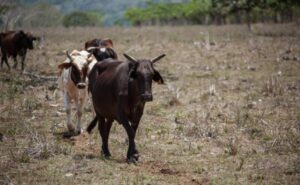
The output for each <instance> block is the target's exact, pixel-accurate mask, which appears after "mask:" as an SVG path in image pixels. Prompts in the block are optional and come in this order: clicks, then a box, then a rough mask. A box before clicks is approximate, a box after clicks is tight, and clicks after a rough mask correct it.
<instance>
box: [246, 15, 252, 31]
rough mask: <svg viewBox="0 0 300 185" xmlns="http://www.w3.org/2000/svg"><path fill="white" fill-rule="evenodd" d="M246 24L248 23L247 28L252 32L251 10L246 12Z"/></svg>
mask: <svg viewBox="0 0 300 185" xmlns="http://www.w3.org/2000/svg"><path fill="white" fill-rule="evenodd" d="M246 23H247V27H248V30H249V31H250V32H251V31H252V29H251V15H250V10H246Z"/></svg>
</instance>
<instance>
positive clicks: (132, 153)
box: [118, 101, 139, 163]
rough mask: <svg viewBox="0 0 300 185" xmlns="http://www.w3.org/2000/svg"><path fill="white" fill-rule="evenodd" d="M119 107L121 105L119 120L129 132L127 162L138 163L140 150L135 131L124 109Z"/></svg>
mask: <svg viewBox="0 0 300 185" xmlns="http://www.w3.org/2000/svg"><path fill="white" fill-rule="evenodd" d="M121 102H122V101H120V105H122V103H121ZM118 107H119V111H118V121H119V122H120V123H121V124H122V125H123V127H124V128H125V130H126V132H127V135H128V140H129V146H128V151H127V162H128V163H136V162H137V161H138V158H139V155H138V152H137V150H136V147H135V142H134V138H135V131H134V129H133V128H132V127H131V126H130V124H129V121H128V119H127V117H126V115H125V113H123V111H121V106H118Z"/></svg>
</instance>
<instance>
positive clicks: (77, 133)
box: [75, 129, 83, 135]
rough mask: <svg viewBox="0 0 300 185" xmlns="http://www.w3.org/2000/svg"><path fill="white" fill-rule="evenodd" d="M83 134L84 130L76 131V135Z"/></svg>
mask: <svg viewBox="0 0 300 185" xmlns="http://www.w3.org/2000/svg"><path fill="white" fill-rule="evenodd" d="M82 132H83V130H82V129H79V130H76V131H75V135H80V134H81V133H82Z"/></svg>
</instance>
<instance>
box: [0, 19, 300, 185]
mask: <svg viewBox="0 0 300 185" xmlns="http://www.w3.org/2000/svg"><path fill="white" fill-rule="evenodd" d="M31 31H33V32H34V33H35V34H37V35H44V36H45V40H44V42H42V44H41V45H40V46H39V49H35V50H33V51H29V53H28V57H27V67H26V72H27V73H26V74H27V75H22V74H20V71H19V70H11V71H8V70H7V69H6V68H4V69H0V88H1V93H0V184H72V185H73V184H299V183H300V160H299V150H300V148H299V147H300V132H299V131H300V32H299V27H297V26H296V24H288V25H254V31H253V32H252V33H249V32H248V31H247V30H246V26H219V27H217V26H209V27H205V26H186V27H184V26H182V27H147V28H69V29H65V28H55V29H54V28H48V29H46V28H43V29H42V28H41V29H35V30H31ZM96 37H98V38H105V37H108V38H111V39H113V41H114V44H115V49H116V51H117V52H118V54H119V58H120V59H122V60H123V59H124V57H123V56H122V53H124V52H127V53H129V54H130V55H132V56H135V57H136V58H152V57H155V56H157V55H159V54H161V53H166V55H167V57H166V58H164V59H163V60H161V61H160V62H158V63H157V64H156V68H157V69H158V70H159V71H160V73H161V74H162V76H163V77H164V79H165V82H166V84H165V85H154V87H153V93H154V101H153V102H150V103H148V104H147V105H146V107H145V112H144V116H143V118H142V121H141V124H140V127H139V129H138V133H137V138H136V142H137V147H138V150H139V152H140V155H141V158H140V162H139V163H138V164H137V165H128V164H127V163H126V161H125V157H126V152H127V143H126V138H127V136H126V133H125V130H124V129H123V127H122V126H121V125H119V124H117V123H114V125H113V128H112V131H111V135H110V140H109V144H110V149H111V153H112V158H111V159H109V160H106V159H103V158H102V157H101V155H100V144H101V141H100V140H99V134H98V132H97V129H95V130H94V132H93V134H92V135H91V136H88V134H86V133H84V134H82V135H80V136H78V137H73V138H71V139H63V138H62V133H63V132H64V131H66V125H65V124H66V114H65V113H64V107H63V101H62V96H61V94H60V92H59V91H57V90H56V83H55V80H54V79H55V78H53V77H55V76H56V74H57V65H58V64H59V63H60V62H62V61H63V60H64V59H65V58H66V56H65V54H64V51H65V50H69V51H71V50H73V49H82V48H83V45H84V42H85V41H86V40H88V39H91V38H96ZM12 63H13V62H12V61H10V64H12ZM18 67H19V68H20V65H19V66H18ZM28 73H31V74H35V75H38V76H32V75H28ZM73 114H74V122H75V118H76V117H75V110H74V111H73ZM91 120H92V109H91V104H90V102H88V104H87V105H86V107H85V112H84V116H83V127H85V126H86V125H87V124H88V123H89V121H91Z"/></svg>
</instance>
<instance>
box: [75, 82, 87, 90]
mask: <svg viewBox="0 0 300 185" xmlns="http://www.w3.org/2000/svg"><path fill="white" fill-rule="evenodd" d="M76 86H77V88H78V89H84V88H85V87H86V84H85V83H78V84H77V85H76Z"/></svg>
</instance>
